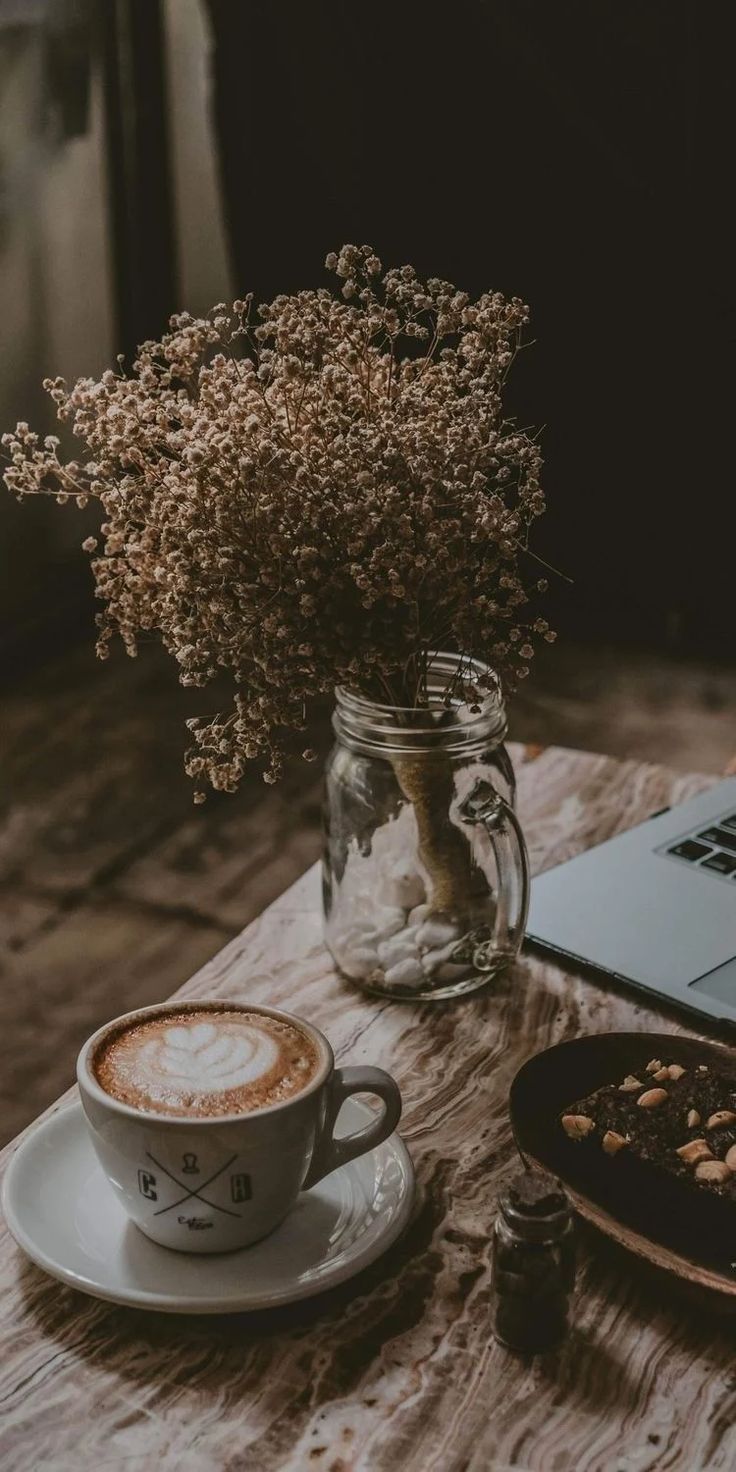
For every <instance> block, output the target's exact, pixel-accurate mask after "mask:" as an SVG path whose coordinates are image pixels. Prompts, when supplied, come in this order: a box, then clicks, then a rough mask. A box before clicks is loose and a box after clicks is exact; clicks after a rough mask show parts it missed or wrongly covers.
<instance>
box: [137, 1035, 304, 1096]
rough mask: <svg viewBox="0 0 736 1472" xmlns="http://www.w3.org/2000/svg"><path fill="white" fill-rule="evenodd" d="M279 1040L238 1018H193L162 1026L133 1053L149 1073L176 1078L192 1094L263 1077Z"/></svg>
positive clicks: (151, 1076) (165, 1078) (275, 1059)
mask: <svg viewBox="0 0 736 1472" xmlns="http://www.w3.org/2000/svg"><path fill="white" fill-rule="evenodd" d="M278 1057H279V1049H278V1044H277V1043H276V1042H275V1040H274V1039H273V1038H270V1037H268V1036H267V1034H266V1033H265V1032H263V1031H262V1030H261V1029H259V1028H256V1027H252V1026H249V1025H248V1023H243V1022H225V1021H224V1019H223V1020H222V1021H221V1022H219V1023H218V1024H215V1023H214V1022H196V1023H195V1024H194V1025H193V1026H192V1027H181V1026H179V1027H167V1028H165V1029H164V1031H163V1032H162V1033H161V1034H160V1036H158V1037H154V1038H149V1040H148V1042H143V1043H141V1045H140V1048H139V1050H138V1058H139V1060H140V1064H141V1066H142V1068H143V1071H144V1073H145V1074H146V1076H147V1078H149V1079H160V1080H161V1081H162V1083H164V1084H172V1083H175V1084H176V1085H177V1086H179V1087H180V1088H184V1089H191V1090H192V1092H193V1093H195V1094H221V1093H222V1092H223V1091H224V1090H225V1089H237V1088H239V1087H240V1086H241V1085H242V1084H252V1083H255V1080H256V1079H258V1078H262V1077H263V1075H264V1074H266V1073H268V1072H269V1071H270V1070H271V1069H272V1068H273V1066H274V1064H275V1063H277V1062H278Z"/></svg>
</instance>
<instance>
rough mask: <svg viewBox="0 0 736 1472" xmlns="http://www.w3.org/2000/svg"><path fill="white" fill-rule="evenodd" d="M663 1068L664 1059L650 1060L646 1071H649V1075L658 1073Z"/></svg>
mask: <svg viewBox="0 0 736 1472" xmlns="http://www.w3.org/2000/svg"><path fill="white" fill-rule="evenodd" d="M661 1067H662V1059H661V1058H650V1059H649V1062H648V1063H647V1069H646V1071H647V1073H657V1072H658V1070H659V1069H660V1068H661Z"/></svg>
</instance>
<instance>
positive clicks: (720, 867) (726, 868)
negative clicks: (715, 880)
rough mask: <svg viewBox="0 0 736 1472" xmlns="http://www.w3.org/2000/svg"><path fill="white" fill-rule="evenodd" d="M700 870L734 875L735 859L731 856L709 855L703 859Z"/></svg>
mask: <svg viewBox="0 0 736 1472" xmlns="http://www.w3.org/2000/svg"><path fill="white" fill-rule="evenodd" d="M700 867H701V869H714V870H715V872H716V874H736V858H734V856H733V854H711V856H710V858H709V859H703V862H702V864H701V865H700Z"/></svg>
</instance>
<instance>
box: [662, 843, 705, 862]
mask: <svg viewBox="0 0 736 1472" xmlns="http://www.w3.org/2000/svg"><path fill="white" fill-rule="evenodd" d="M667 852H668V854H675V856H676V857H677V858H678V859H688V860H689V862H690V863H691V864H695V863H697V861H698V859H702V858H704V857H705V855H706V854H710V853H712V852H713V850H712V849H711V848H709V847H708V845H707V844H705V843H696V842H695V839H694V838H686V839H684V840H683V842H682V843H676V844H675V846H674V848H668V850H667Z"/></svg>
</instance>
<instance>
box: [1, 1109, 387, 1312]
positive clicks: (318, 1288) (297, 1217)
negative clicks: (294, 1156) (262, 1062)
mask: <svg viewBox="0 0 736 1472" xmlns="http://www.w3.org/2000/svg"><path fill="white" fill-rule="evenodd" d="M374 1117H375V1116H374V1115H373V1113H372V1111H371V1110H370V1109H369V1108H368V1106H367V1105H366V1104H363V1103H361V1102H360V1101H359V1100H357V1099H348V1100H347V1101H346V1103H345V1104H344V1105H343V1110H342V1113H341V1115H340V1129H339V1133H340V1134H343V1133H344V1134H352V1133H353V1131H355V1130H358V1129H360V1128H361V1127H362V1126H363V1125H365V1124H367V1123H368V1122H369V1121H370V1120H371V1119H373V1118H374ZM100 1177H101V1170H100V1166H99V1165H98V1163H97V1157H96V1156H95V1154H94V1151H93V1149H92V1145H91V1143H90V1140H89V1136H88V1134H87V1129H86V1125H85V1123H84V1115H83V1113H82V1106H81V1104H72V1105H71V1106H70V1107H69V1108H67V1109H63V1110H60V1111H59V1113H58V1114H53V1115H51V1117H50V1118H49V1119H47V1120H45V1121H44V1123H43V1124H41V1125H39V1126H38V1128H37V1129H36V1130H34V1131H33V1133H32V1134H30V1135H29V1136H28V1137H27V1139H25V1140H24V1141H23V1143H22V1145H20V1146H19V1147H18V1150H17V1151H16V1153H15V1155H14V1156H13V1158H12V1160H11V1162H10V1165H9V1166H8V1169H7V1171H6V1174H5V1181H4V1183H3V1210H4V1213H5V1219H6V1221H7V1224H8V1227H9V1228H10V1231H11V1232H12V1234H13V1236H14V1238H15V1240H16V1242H17V1243H18V1245H19V1247H22V1248H23V1251H24V1252H26V1253H27V1254H28V1256H29V1257H30V1258H31V1260H32V1262H35V1263H37V1264H38V1266H39V1267H40V1268H43V1269H44V1270H45V1272H47V1273H50V1274H51V1275H52V1277H54V1278H60V1279H61V1281H62V1282H63V1283H68V1284H70V1286H71V1287H72V1288H78V1289H80V1290H81V1291H82V1292H83V1293H91V1294H92V1295H93V1296H94V1297H95V1298H104V1299H107V1300H108V1301H109V1302H111V1303H124V1304H129V1305H131V1306H132V1307H135V1308H145V1309H159V1310H161V1309H163V1310H165V1311H166V1312H168V1313H174V1314H183V1313H188V1314H215V1313H235V1312H243V1311H245V1310H249V1309H263V1308H273V1307H275V1306H276V1305H277V1304H283V1303H292V1302H293V1301H295V1300H296V1299H299V1298H310V1297H311V1296H312V1295H313V1294H315V1293H321V1292H322V1291H323V1290H324V1289H325V1288H330V1287H332V1286H333V1285H334V1284H336V1283H342V1282H344V1281H345V1279H346V1278H351V1277H352V1276H353V1274H354V1273H359V1272H360V1271H361V1269H362V1268H365V1267H367V1266H368V1264H369V1263H372V1262H374V1261H375V1259H376V1258H377V1257H380V1255H381V1253H382V1252H385V1251H386V1248H387V1247H389V1246H390V1245H391V1243H392V1242H394V1241H395V1240H396V1238H397V1237H398V1236H399V1233H400V1232H401V1231H402V1230H403V1228H404V1227H405V1226H406V1223H407V1221H408V1219H409V1215H410V1213H411V1208H412V1202H413V1199H414V1169H413V1166H412V1163H411V1159H410V1156H409V1152H408V1150H407V1148H406V1146H405V1145H404V1143H403V1141H402V1140H400V1139H399V1136H398V1135H391V1137H390V1139H388V1140H386V1141H385V1142H384V1144H383V1145H379V1146H378V1148H377V1149H376V1150H373V1151H370V1152H368V1153H367V1154H366V1155H362V1156H361V1157H360V1158H359V1159H358V1160H354V1161H351V1162H350V1164H348V1165H345V1166H342V1167H341V1168H340V1170H336V1171H333V1173H332V1175H330V1176H327V1177H326V1178H325V1180H323V1181H320V1183H319V1184H318V1185H317V1186H314V1187H313V1188H312V1190H311V1191H305V1192H304V1194H303V1195H302V1196H300V1197H299V1199H298V1201H297V1204H296V1206H295V1207H294V1208H293V1210H292V1211H291V1212H290V1214H289V1216H288V1217H287V1218H286V1221H284V1222H283V1223H282V1224H281V1226H280V1227H279V1228H278V1229H277V1230H276V1231H275V1232H272V1233H271V1235H270V1237H266V1238H264V1240H263V1241H262V1242H257V1243H255V1245H254V1246H253V1247H246V1248H243V1249H241V1251H239V1252H229V1253H225V1254H221V1255H213V1256H211V1257H208V1256H200V1255H195V1254H190V1253H185V1252H172V1251H170V1250H169V1249H168V1248H166V1247H159V1246H157V1244H156V1243H155V1242H151V1241H149V1239H148V1237H144V1236H143V1233H142V1232H139V1231H138V1228H137V1227H134V1226H133V1224H132V1222H130V1221H129V1220H128V1218H127V1217H126V1215H125V1213H124V1212H123V1210H122V1207H121V1206H119V1205H118V1202H117V1199H116V1197H115V1195H114V1194H113V1191H112V1188H111V1187H108V1186H107V1183H105V1189H104V1190H103V1189H102V1188H101V1181H100Z"/></svg>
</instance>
